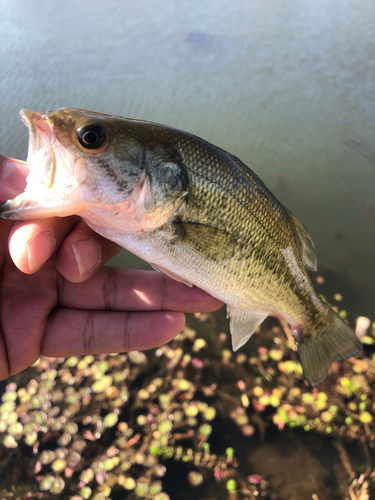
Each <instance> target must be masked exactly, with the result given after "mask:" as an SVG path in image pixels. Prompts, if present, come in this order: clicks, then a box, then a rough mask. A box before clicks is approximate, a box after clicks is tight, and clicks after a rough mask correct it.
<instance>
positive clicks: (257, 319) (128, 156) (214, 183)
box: [0, 108, 362, 386]
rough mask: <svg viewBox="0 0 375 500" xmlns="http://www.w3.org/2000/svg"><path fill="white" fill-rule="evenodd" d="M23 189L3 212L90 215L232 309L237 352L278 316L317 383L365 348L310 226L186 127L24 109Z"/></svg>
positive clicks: (19, 216) (104, 231) (108, 232)
mask: <svg viewBox="0 0 375 500" xmlns="http://www.w3.org/2000/svg"><path fill="white" fill-rule="evenodd" d="M20 114H21V118H22V120H23V122H24V123H25V124H26V125H27V127H28V129H29V150H28V158H27V161H28V163H30V165H31V166H30V173H29V176H28V178H27V186H26V189H25V191H24V192H23V193H22V194H20V195H18V196H16V197H15V198H13V199H12V200H8V201H6V202H5V203H3V204H2V205H1V206H0V217H1V218H3V219H11V220H29V219H39V218H45V217H52V216H59V217H66V216H70V215H78V216H80V217H81V218H82V219H83V220H84V221H85V222H86V223H87V224H88V225H89V226H90V227H91V228H92V229H93V230H94V231H96V232H97V233H99V234H100V235H102V236H104V237H105V238H108V239H109V240H112V241H114V242H116V243H117V244H119V245H120V246H122V247H124V248H126V249H127V250H129V251H130V252H132V253H134V254H135V255H138V256H139V257H141V258H142V259H143V260H145V261H146V262H148V263H150V264H151V265H152V266H153V267H154V268H155V269H157V270H159V271H162V272H164V273H165V274H167V275H169V276H171V277H172V278H174V279H175V280H177V281H180V282H182V283H185V284H186V285H188V286H193V285H194V286H196V287H199V288H201V289H202V290H204V291H206V292H208V293H209V294H211V295H212V296H213V297H216V298H217V299H219V300H221V301H222V302H224V303H225V304H226V305H227V313H228V317H229V318H230V323H229V326H230V332H231V336H232V345H233V349H234V350H237V349H239V348H240V347H242V346H243V345H244V344H245V343H246V342H247V341H248V339H249V338H250V337H251V335H252V334H253V333H254V332H255V330H256V329H257V328H258V326H259V325H260V324H261V323H262V322H263V320H264V319H265V318H266V317H267V316H268V315H269V314H273V315H276V316H278V317H281V318H283V319H284V320H285V321H286V322H287V323H289V325H290V328H291V332H292V333H293V335H294V337H295V339H296V343H297V346H298V353H299V357H300V360H301V365H302V368H303V372H304V375H305V377H306V379H307V380H308V382H309V383H310V384H311V385H312V386H316V385H318V384H320V383H321V382H322V381H323V380H324V379H325V378H326V376H327V374H328V371H329V367H330V365H331V363H333V362H334V361H337V360H343V359H347V358H349V357H351V356H356V355H357V354H358V353H359V352H360V351H361V350H362V344H361V342H360V340H359V339H358V338H357V337H356V335H355V333H354V332H353V331H352V330H351V328H350V327H349V326H348V325H347V324H346V323H345V322H344V321H343V319H342V318H341V317H340V315H339V314H338V313H337V312H336V311H334V310H333V309H332V308H331V307H330V306H329V305H327V304H325V303H323V302H322V300H321V299H320V297H319V295H318V294H317V293H316V291H315V290H314V287H313V285H312V283H311V280H310V278H309V275H308V271H309V270H311V271H315V270H316V262H317V258H316V252H315V248H314V245H313V242H312V240H311V238H310V236H309V234H308V232H307V230H306V228H305V227H304V226H303V225H302V224H301V222H300V221H299V220H298V219H297V218H296V217H295V216H294V215H293V214H292V213H291V212H290V211H289V210H288V209H287V208H286V207H284V206H283V205H282V204H281V203H280V202H279V201H278V200H277V199H276V198H275V196H274V195H273V194H272V193H271V192H270V191H269V190H268V189H267V187H266V185H265V184H264V183H263V182H262V181H261V179H260V178H259V177H258V176H257V175H256V174H255V173H254V172H253V171H252V170H251V169H250V168H249V167H248V166H246V165H245V164H244V163H243V162H242V161H241V160H240V159H239V158H237V157H236V156H235V155H233V154H230V153H228V152H226V151H224V150H223V149H220V148H219V147H216V146H214V145H212V144H210V143H209V142H207V141H205V140H204V139H201V138H199V137H197V136H195V135H192V134H190V133H188V132H184V131H181V130H178V129H174V128H172V127H168V126H165V125H160V124H157V123H153V122H147V121H142V120H135V119H129V118H123V117H119V116H111V115H105V114H100V113H96V112H91V111H86V110H82V109H77V108H62V109H59V110H56V111H50V112H47V113H37V112H33V111H28V110H21V112H20Z"/></svg>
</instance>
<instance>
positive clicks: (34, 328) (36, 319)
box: [0, 273, 56, 380]
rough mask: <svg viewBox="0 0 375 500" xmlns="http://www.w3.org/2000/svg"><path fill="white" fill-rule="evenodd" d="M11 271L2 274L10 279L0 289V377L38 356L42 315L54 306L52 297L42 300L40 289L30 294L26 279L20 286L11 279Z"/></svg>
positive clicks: (43, 317) (45, 316)
mask: <svg viewBox="0 0 375 500" xmlns="http://www.w3.org/2000/svg"><path fill="white" fill-rule="evenodd" d="M14 274H15V273H12V275H11V276H7V277H5V278H4V279H6V280H8V281H10V283H9V284H7V285H6V286H5V288H4V289H2V290H1V297H0V298H1V301H0V306H1V308H0V313H1V329H0V380H1V379H4V378H7V377H8V376H9V375H13V374H15V373H18V372H20V371H22V370H24V369H25V368H27V367H28V366H30V365H31V364H32V363H34V362H35V361H36V360H37V359H38V358H39V356H40V346H41V342H42V338H43V333H44V331H45V324H46V318H47V317H48V315H49V314H50V312H51V310H52V309H53V308H54V307H55V306H56V298H55V297H48V300H46V294H45V291H44V290H43V289H35V291H34V293H33V294H30V283H29V284H28V283H27V281H30V280H25V283H24V286H23V287H22V285H21V283H17V280H13V279H12V278H13V277H14ZM18 274H20V273H18ZM25 278H28V277H27V276H26V277H25ZM13 281H14V285H12V282H13Z"/></svg>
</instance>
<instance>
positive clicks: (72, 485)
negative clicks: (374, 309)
mask: <svg viewBox="0 0 375 500" xmlns="http://www.w3.org/2000/svg"><path fill="white" fill-rule="evenodd" d="M196 318H197V319H198V320H199V321H202V322H204V321H208V322H209V323H210V322H211V324H212V321H213V320H212V319H211V318H212V317H211V316H209V315H199V314H197V315H196ZM270 323H271V326H270V324H269V325H268V327H264V330H263V332H262V335H260V336H259V337H258V338H257V342H258V345H257V348H256V349H255V350H254V349H253V350H251V351H250V349H248V350H247V351H245V352H250V355H247V354H246V353H245V352H240V353H233V352H232V351H231V350H230V345H229V341H230V339H229V338H228V335H227V334H226V333H223V332H222V333H220V334H219V335H218V338H219V342H217V341H216V343H215V342H211V341H210V338H207V339H203V338H200V337H199V336H198V335H197V333H196V331H195V330H194V329H192V328H190V327H186V328H185V329H184V331H183V332H182V333H181V334H180V335H179V336H178V337H177V338H176V339H175V340H174V341H172V342H171V343H170V344H168V345H165V346H163V347H161V348H159V349H156V350H154V351H150V352H149V353H147V354H145V353H142V352H129V353H126V354H119V355H117V354H116V355H114V354H113V355H112V354H110V355H106V354H104V355H98V356H92V355H87V356H83V357H80V358H78V357H70V358H68V359H62V358H57V359H53V358H41V359H39V360H38V361H37V362H36V363H35V365H34V366H33V367H32V368H31V369H30V370H28V372H26V373H27V377H28V380H27V382H26V383H25V384H24V385H22V384H18V385H16V382H15V381H14V380H15V379H14V380H12V379H10V381H9V383H8V385H7V386H6V390H5V392H4V394H3V395H2V399H1V404H0V443H1V445H0V464H3V463H6V464H8V465H6V466H5V468H4V473H5V474H7V471H8V473H9V475H10V477H12V478H14V481H15V482H17V481H20V484H21V483H22V480H25V478H27V480H28V482H29V484H28V487H27V488H28V491H29V490H30V484H31V485H32V484H33V483H34V488H35V489H39V491H40V493H39V494H40V495H44V496H43V497H40V498H46V499H47V498H54V497H56V496H59V498H62V499H64V498H71V499H72V500H82V499H89V498H92V499H94V500H102V499H110V498H124V499H125V498H129V499H134V498H146V499H151V498H153V499H156V500H168V498H169V493H170V486H169V479H168V477H170V476H168V474H169V471H173V474H176V475H177V476H178V477H179V478H181V481H182V483H183V484H184V485H185V487H186V491H187V492H190V493H189V494H190V496H191V495H193V494H195V493H194V492H195V491H203V490H202V488H211V489H212V488H213V489H214V491H215V496H216V497H217V498H223V499H224V498H227V499H230V500H241V499H244V498H246V499H248V498H250V499H256V498H264V499H267V498H271V496H270V495H271V489H270V485H269V484H268V482H267V481H266V479H265V478H263V477H262V475H260V474H259V471H257V470H248V466H247V465H246V464H242V463H241V461H240V460H239V459H238V458H237V453H236V445H235V444H233V446H229V447H228V443H227V442H225V441H224V440H222V437H221V431H220V429H222V428H223V426H225V427H226V428H228V429H229V428H231V426H232V427H233V429H239V430H240V432H241V434H242V436H243V439H251V437H252V436H253V435H254V434H258V433H259V434H260V435H261V436H262V435H264V433H265V430H266V428H267V427H268V426H270V425H275V426H277V428H278V429H279V430H280V431H282V430H283V429H284V428H285V427H290V428H294V427H300V428H303V429H304V430H305V431H306V432H317V433H320V434H323V435H329V436H331V437H332V438H333V439H336V438H340V439H341V440H345V439H352V440H353V439H354V440H358V441H359V442H361V443H365V446H367V447H369V448H371V447H375V355H370V356H368V355H366V353H364V354H363V355H362V356H361V357H360V358H359V359H351V360H348V361H345V362H343V363H339V364H338V363H336V364H334V365H332V368H331V371H330V375H329V377H328V378H327V380H326V381H325V382H324V384H322V385H321V386H320V387H319V388H311V387H310V386H309V385H308V384H307V383H306V381H305V380H304V378H303V374H302V369H301V365H300V363H299V361H298V357H297V354H296V351H295V344H294V341H293V339H292V338H291V335H290V332H289V331H288V327H287V325H285V324H279V323H278V322H277V320H276V319H275V320H271V322H270ZM365 333H366V335H364V336H363V341H364V343H367V344H368V345H370V344H372V343H374V342H375V335H374V333H375V332H374V325H373V327H372V329H369V331H367V330H366V332H365ZM340 446H343V445H340ZM340 456H342V457H343V456H345V451H343V448H341V451H340ZM7 467H8V469H7ZM373 475H374V474H373ZM370 476H371V470H368V471H367V475H366V477H365V478H362V482H361V484H359V483H358V480H359V476H357V475H356V474H355V473H354V475H353V474H351V486H350V487H352V493H353V495H356V494H357V492H358V491H360V488H362V489H363V487H364V485H368V484H369V481H370ZM355 481H357V483H355ZM366 481H367V483H366ZM25 491H26V490H25ZM6 495H8V496H9V495H11V492H6V493H4V495H3V496H4V498H8V497H6ZM119 495H120V496H119ZM353 495H352V497H351V498H356V496H353ZM19 496H20V498H21V496H22V495H21V494H19ZM9 498H13V497H12V496H9ZM14 498H15V497H14ZM358 498H359V496H358ZM364 498H365V497H364Z"/></svg>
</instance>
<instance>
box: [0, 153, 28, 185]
mask: <svg viewBox="0 0 375 500" xmlns="http://www.w3.org/2000/svg"><path fill="white" fill-rule="evenodd" d="M23 170H25V167H22V165H20V164H17V163H15V162H14V161H12V160H5V161H4V163H3V166H2V169H1V178H2V180H3V182H4V184H6V185H7V186H10V187H12V188H13V189H16V190H17V191H24V189H25V187H26V175H24V173H23ZM26 173H27V170H25V174H26Z"/></svg>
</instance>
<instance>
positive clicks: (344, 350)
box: [298, 310, 362, 386]
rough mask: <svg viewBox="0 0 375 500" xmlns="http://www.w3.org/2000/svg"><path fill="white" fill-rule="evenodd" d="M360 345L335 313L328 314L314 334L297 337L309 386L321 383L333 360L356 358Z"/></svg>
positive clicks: (351, 331)
mask: <svg viewBox="0 0 375 500" xmlns="http://www.w3.org/2000/svg"><path fill="white" fill-rule="evenodd" d="M361 351H362V344H361V341H360V340H359V338H358V337H357V336H356V335H355V333H354V332H353V330H351V328H349V326H348V325H347V324H346V323H344V321H343V320H342V318H341V317H340V315H339V314H337V313H336V312H335V311H333V310H331V311H329V313H328V315H327V322H326V324H325V325H324V327H323V328H322V329H321V330H320V331H319V332H317V333H316V334H315V335H311V336H309V337H306V338H305V339H304V338H303V336H302V337H301V339H300V341H299V345H298V353H299V356H300V359H301V365H302V368H303V372H304V375H305V377H306V379H307V380H308V382H309V383H310V384H311V385H312V386H316V385H318V384H320V383H321V382H323V380H324V379H325V378H326V376H327V374H328V369H329V367H330V365H331V363H333V362H334V361H338V360H340V359H347V358H350V357H351V356H356V355H357V354H359V353H360V352H361Z"/></svg>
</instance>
